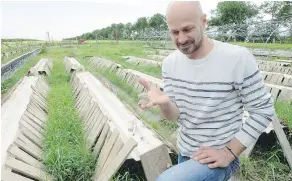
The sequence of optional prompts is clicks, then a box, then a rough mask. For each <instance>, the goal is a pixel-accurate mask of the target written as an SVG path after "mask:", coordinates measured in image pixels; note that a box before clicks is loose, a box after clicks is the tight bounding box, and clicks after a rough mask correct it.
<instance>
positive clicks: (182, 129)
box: [162, 40, 275, 156]
mask: <svg viewBox="0 0 292 181" xmlns="http://www.w3.org/2000/svg"><path fill="white" fill-rule="evenodd" d="M213 42H214V47H213V49H212V51H211V52H210V53H209V54H208V55H207V56H206V57H205V58H203V59H196V60H191V59H188V57H187V56H186V55H184V54H182V53H181V52H180V51H179V50H176V51H175V52H173V53H172V54H170V55H169V56H168V57H166V58H165V59H164V60H163V65H162V77H163V84H164V87H163V91H164V92H165V93H166V94H167V95H168V96H169V97H170V99H171V101H172V102H173V103H174V104H176V105H177V107H178V108H179V110H180V116H179V118H178V121H177V123H178V125H179V130H178V139H177V147H178V150H179V151H180V152H181V154H182V155H183V156H191V155H192V153H193V152H194V151H196V150H198V148H199V147H200V146H211V147H214V148H217V149H220V148H223V147H224V146H225V145H227V144H228V142H229V141H231V140H232V139H233V138H237V139H238V140H239V141H240V142H241V143H242V144H243V145H244V146H246V147H248V146H250V145H251V144H252V143H254V142H255V141H256V140H257V138H258V137H259V136H260V134H261V133H262V132H263V131H264V130H265V129H266V127H267V126H268V125H269V123H270V122H271V121H272V119H274V118H275V111H274V104H273V102H274V100H273V98H272V96H271V94H270V93H268V92H267V90H266V88H265V85H264V82H263V79H262V76H261V74H260V71H259V69H258V65H257V63H256V61H255V57H254V56H253V55H252V54H251V53H250V52H249V51H248V50H247V49H246V48H244V47H240V46H236V45H231V44H227V43H223V42H219V41H216V40H213ZM244 110H245V111H247V112H248V113H249V118H248V119H247V120H246V121H245V122H244V123H243V121H242V118H243V112H244Z"/></svg>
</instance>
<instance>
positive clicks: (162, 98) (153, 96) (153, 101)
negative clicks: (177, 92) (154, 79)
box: [138, 79, 170, 109]
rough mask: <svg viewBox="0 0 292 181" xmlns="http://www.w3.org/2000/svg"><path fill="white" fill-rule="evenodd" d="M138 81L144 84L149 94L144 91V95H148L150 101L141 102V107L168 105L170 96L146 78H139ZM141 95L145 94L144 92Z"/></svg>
mask: <svg viewBox="0 0 292 181" xmlns="http://www.w3.org/2000/svg"><path fill="white" fill-rule="evenodd" d="M138 82H139V83H140V84H141V85H143V86H144V87H145V88H146V90H147V94H146V95H145V93H144V95H145V96H147V99H148V101H147V102H146V103H144V102H143V103H141V104H140V103H139V106H140V108H141V109H145V108H151V107H153V106H156V105H160V106H163V105H167V104H168V103H169V102H170V99H169V97H168V96H167V95H166V94H164V93H163V92H162V91H161V90H160V89H159V88H157V87H153V86H150V85H149V83H148V82H147V81H146V80H144V79H139V81H138ZM141 96H143V93H142V95H141ZM140 102H141V101H140Z"/></svg>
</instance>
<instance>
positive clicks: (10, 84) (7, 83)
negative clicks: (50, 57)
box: [1, 54, 43, 95]
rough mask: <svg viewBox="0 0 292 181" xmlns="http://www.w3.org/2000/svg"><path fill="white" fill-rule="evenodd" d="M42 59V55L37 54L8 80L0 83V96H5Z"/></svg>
mask: <svg viewBox="0 0 292 181" xmlns="http://www.w3.org/2000/svg"><path fill="white" fill-rule="evenodd" d="M42 57H43V54H38V55H37V56H35V57H32V58H30V59H29V60H28V61H27V62H26V63H24V64H23V65H22V66H21V67H20V68H19V69H18V70H17V71H16V72H15V73H14V74H13V75H12V76H11V77H10V78H9V79H7V80H6V81H4V82H1V95H3V94H5V93H6V92H7V91H8V90H9V89H10V88H12V87H13V86H14V85H15V84H16V83H17V82H18V81H19V80H20V79H21V78H22V77H23V76H24V75H26V74H27V72H28V70H29V69H30V68H31V67H33V66H34V65H35V64H37V62H38V61H40V59H41V58H42Z"/></svg>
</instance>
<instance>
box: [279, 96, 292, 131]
mask: <svg viewBox="0 0 292 181" xmlns="http://www.w3.org/2000/svg"><path fill="white" fill-rule="evenodd" d="M275 110H276V113H277V115H278V117H279V118H280V119H281V120H283V123H284V124H286V125H287V126H288V128H289V130H290V131H291V132H292V102H291V101H290V102H288V101H281V102H280V101H275Z"/></svg>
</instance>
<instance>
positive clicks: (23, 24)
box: [1, 0, 219, 40]
mask: <svg viewBox="0 0 292 181" xmlns="http://www.w3.org/2000/svg"><path fill="white" fill-rule="evenodd" d="M218 2H219V1H218V0H213V1H201V6H202V9H203V12H204V13H206V14H207V16H210V15H211V14H210V11H211V10H212V9H215V8H216V6H217V3H218ZM168 3H169V1H159V0H158V1H148V0H144V1H141V0H138V1H137V0H136V1H105V0H95V1H88V0H87V1H1V38H29V39H39V40H47V35H46V32H49V33H50V37H51V38H53V39H54V40H61V39H63V38H69V37H74V36H77V35H81V34H83V33H87V32H92V31H93V30H95V29H101V28H105V27H107V26H109V25H111V24H112V23H127V22H131V23H134V22H135V21H136V20H137V19H138V18H139V17H151V16H152V15H154V14H155V13H161V14H163V15H165V11H166V8H167V5H168Z"/></svg>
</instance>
